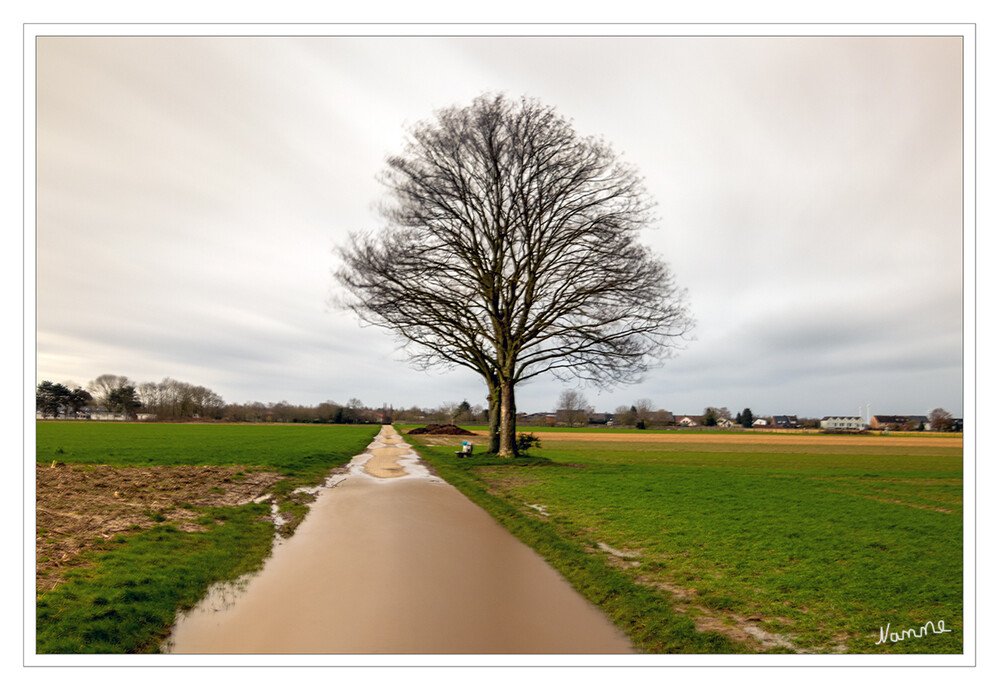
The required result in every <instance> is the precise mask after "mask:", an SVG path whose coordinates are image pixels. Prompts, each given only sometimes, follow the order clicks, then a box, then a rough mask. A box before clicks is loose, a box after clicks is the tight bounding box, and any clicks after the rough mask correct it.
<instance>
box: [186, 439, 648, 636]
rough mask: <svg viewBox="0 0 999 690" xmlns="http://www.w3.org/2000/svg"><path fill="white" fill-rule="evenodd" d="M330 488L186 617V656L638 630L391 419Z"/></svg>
mask: <svg viewBox="0 0 999 690" xmlns="http://www.w3.org/2000/svg"><path fill="white" fill-rule="evenodd" d="M348 468H349V470H350V473H349V474H348V475H347V477H346V479H345V480H342V481H340V482H339V483H338V484H337V486H336V488H330V489H324V490H322V491H321V492H320V494H319V496H318V498H317V499H316V502H315V503H314V504H313V505H312V508H311V510H310V511H309V514H308V516H307V517H306V519H305V520H304V521H303V522H302V524H301V525H300V526H299V528H298V530H297V531H296V532H295V534H294V535H293V536H292V537H291V538H290V539H289V540H288V541H287V542H285V543H283V544H281V545H279V546H278V547H276V549H275V551H274V554H273V556H272V557H271V558H270V559H269V560H268V561H267V562H266V563H265V565H264V567H263V569H262V570H261V571H260V572H259V573H258V574H256V575H254V576H252V577H250V578H249V579H248V580H247V582H246V585H245V591H243V592H242V593H241V594H239V595H238V596H236V597H235V598H234V600H233V601H232V602H230V605H227V606H221V605H219V604H218V602H213V601H212V598H211V597H209V598H206V600H205V601H203V602H202V604H200V605H199V606H198V607H196V608H195V609H194V610H192V611H191V612H189V613H188V614H186V615H184V616H182V617H181V619H180V620H179V621H178V623H177V625H176V626H175V627H174V632H173V635H172V637H171V638H170V640H169V642H168V646H167V650H168V651H169V652H171V653H174V654H204V653H211V654H236V653H248V654H309V653H312V654H574V653H579V654H584V653H585V654H610V653H627V652H630V651H632V650H631V644H630V642H629V641H628V639H627V638H626V637H625V636H624V635H623V634H622V633H621V632H620V631H618V630H617V628H615V627H614V626H613V625H611V623H610V622H609V621H608V620H607V619H606V618H605V617H604V615H603V614H602V613H601V612H600V611H599V610H598V609H597V608H596V607H595V606H593V605H592V604H590V603H589V602H587V601H586V600H585V599H584V598H583V597H582V596H581V595H579V594H578V593H577V592H576V591H575V590H573V589H572V587H571V586H570V585H569V584H568V583H567V582H566V581H565V580H563V579H562V578H561V576H560V575H559V574H558V573H557V572H556V571H555V570H554V569H552V568H551V567H550V566H549V565H548V564H547V563H545V562H544V560H543V559H542V558H541V557H540V556H538V555H537V554H536V553H534V551H532V550H531V549H529V548H528V547H526V546H524V545H523V544H521V543H520V542H519V541H518V540H517V539H516V538H514V537H513V536H512V535H511V534H510V533H509V532H507V531H506V530H505V529H503V528H502V527H500V526H499V525H498V524H497V523H496V522H495V521H494V520H493V519H492V518H491V517H490V516H489V515H488V514H487V513H486V512H485V511H484V510H482V509H481V508H479V507H478V506H476V505H475V504H473V503H472V502H471V501H469V500H468V499H467V498H465V496H464V495H462V494H461V492H459V491H458V490H457V489H455V488H454V487H452V486H451V485H449V484H447V483H445V482H444V481H443V480H441V479H440V478H437V477H434V476H432V475H431V474H430V473H429V472H428V470H427V468H426V467H425V466H424V465H423V464H422V463H421V462H420V460H419V457H418V456H417V455H416V454H415V453H414V452H413V451H412V449H411V448H410V446H409V445H408V444H406V443H403V441H402V438H401V437H400V436H399V435H398V434H397V433H396V432H395V430H394V429H393V428H392V427H391V426H385V427H382V431H381V433H380V434H379V435H378V436H377V437H376V438H375V441H374V442H373V443H372V444H371V445H370V446H369V447H368V449H367V450H366V452H365V454H363V455H359V456H357V457H356V458H354V460H352V461H351V463H350V465H349V466H348Z"/></svg>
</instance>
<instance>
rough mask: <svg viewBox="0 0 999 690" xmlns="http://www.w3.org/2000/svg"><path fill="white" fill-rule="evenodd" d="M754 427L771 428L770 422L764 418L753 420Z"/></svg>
mask: <svg viewBox="0 0 999 690" xmlns="http://www.w3.org/2000/svg"><path fill="white" fill-rule="evenodd" d="M753 426H755V427H764V426H770V420H767V419H763V418H762V417H761V418H759V419H754V420H753Z"/></svg>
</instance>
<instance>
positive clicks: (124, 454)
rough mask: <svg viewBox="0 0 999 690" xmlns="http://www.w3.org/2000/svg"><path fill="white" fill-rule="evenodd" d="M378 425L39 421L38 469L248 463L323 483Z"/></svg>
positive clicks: (376, 431)
mask: <svg viewBox="0 0 999 690" xmlns="http://www.w3.org/2000/svg"><path fill="white" fill-rule="evenodd" d="M378 429H379V427H376V426H339V425H337V426H333V425H318V424H316V425H304V424H303V425H274V424H260V425H253V424H153V423H146V422H143V423H140V424H124V423H118V422H38V423H37V424H36V430H37V431H36V434H37V438H36V444H35V447H36V454H37V461H38V463H39V464H46V463H51V462H53V461H58V462H64V463H66V464H67V465H70V464H88V465H90V464H101V465H115V466H134V467H148V466H155V465H163V466H177V465H218V466H225V465H246V466H253V467H261V468H266V469H270V470H274V471H276V472H280V473H282V474H284V475H286V476H287V477H290V478H293V479H296V480H302V481H306V482H308V481H318V480H319V479H320V478H321V477H322V476H323V474H324V473H325V472H326V470H328V469H329V468H330V467H336V466H338V465H342V464H344V463H346V462H349V461H350V458H351V457H352V455H354V454H356V453H359V452H360V450H361V449H363V448H364V447H365V446H366V445H367V444H368V443H370V441H371V439H372V438H373V437H374V436H375V434H377V433H378Z"/></svg>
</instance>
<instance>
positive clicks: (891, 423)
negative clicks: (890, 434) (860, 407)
mask: <svg viewBox="0 0 999 690" xmlns="http://www.w3.org/2000/svg"><path fill="white" fill-rule="evenodd" d="M871 428H872V429H879V430H891V431H923V430H924V429H929V428H930V420H929V418H928V417H926V416H925V415H898V414H878V415H874V416H873V417H871Z"/></svg>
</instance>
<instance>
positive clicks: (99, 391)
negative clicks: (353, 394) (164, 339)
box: [35, 374, 486, 424]
mask: <svg viewBox="0 0 999 690" xmlns="http://www.w3.org/2000/svg"><path fill="white" fill-rule="evenodd" d="M35 410H36V412H37V414H38V415H40V416H41V417H43V418H53V419H120V420H150V421H153V420H155V421H187V420H202V421H221V422H251V423H266V422H271V423H284V424H294V423H298V424H390V423H392V422H393V421H411V422H414V423H427V422H447V423H451V424H454V423H456V422H472V421H486V415H485V411H484V410H483V408H482V407H481V406H478V405H476V406H472V405H469V404H468V402H467V401H463V402H461V403H444V404H443V405H441V406H440V407H437V408H434V409H422V408H419V407H411V408H408V409H405V410H396V409H395V408H393V407H392V406H390V405H387V404H383V405H382V406H381V407H379V408H371V407H368V406H366V405H365V404H364V403H362V402H361V401H360V400H358V399H357V398H351V399H350V400H348V401H347V403H346V404H340V403H337V402H334V401H326V402H323V403H319V404H318V405H312V406H310V405H292V404H290V403H288V402H284V401H282V402H277V403H266V404H265V403H262V402H247V403H242V404H238V403H226V402H225V400H223V399H222V396H221V395H219V394H218V393H216V392H215V391H213V390H211V389H210V388H206V387H205V386H197V385H194V384H190V383H185V382H183V381H177V380H174V379H171V378H166V379H163V380H162V381H160V382H159V383H154V382H145V383H136V382H134V381H132V380H131V379H129V378H128V377H127V376H116V375H113V374H104V375H102V376H98V377H97V378H96V379H94V380H93V381H91V382H90V383H89V384H87V386H86V388H82V387H80V386H77V385H76V384H73V383H69V384H63V383H52V382H51V381H42V382H41V383H40V384H38V387H37V388H36V391H35Z"/></svg>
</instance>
